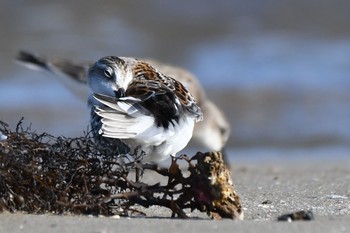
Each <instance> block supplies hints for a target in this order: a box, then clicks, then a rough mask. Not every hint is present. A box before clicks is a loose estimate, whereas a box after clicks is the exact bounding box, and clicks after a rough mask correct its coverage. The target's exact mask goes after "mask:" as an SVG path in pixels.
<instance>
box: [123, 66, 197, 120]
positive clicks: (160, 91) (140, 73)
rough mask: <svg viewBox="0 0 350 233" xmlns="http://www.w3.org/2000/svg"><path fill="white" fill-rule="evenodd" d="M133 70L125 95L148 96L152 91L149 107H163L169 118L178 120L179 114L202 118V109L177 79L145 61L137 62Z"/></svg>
mask: <svg viewBox="0 0 350 233" xmlns="http://www.w3.org/2000/svg"><path fill="white" fill-rule="evenodd" d="M133 71H134V72H133V73H134V81H133V82H132V83H131V84H130V86H129V88H128V89H129V91H128V93H127V95H131V96H135V97H138V98H140V96H147V97H150V95H149V93H147V92H152V93H153V94H152V97H151V98H150V99H152V101H150V102H154V103H149V104H151V105H152V106H150V107H155V108H158V109H159V108H164V109H165V110H166V112H165V113H164V114H165V115H167V116H168V117H170V119H177V120H178V117H179V115H180V114H185V115H187V116H190V117H193V118H195V119H196V120H197V121H199V120H201V119H202V111H201V110H200V108H199V107H198V105H197V104H196V101H195V100H194V98H193V97H192V95H191V94H190V93H189V92H188V91H187V89H186V88H185V87H184V86H183V85H182V84H181V83H180V82H179V81H177V80H175V79H173V78H171V77H167V76H165V75H163V74H162V73H160V72H158V71H157V70H156V69H155V68H154V67H152V66H151V65H149V64H148V63H146V62H141V61H140V62H139V63H137V65H136V66H135V67H134V70H133ZM153 105H154V106H153ZM157 111H159V110H157Z"/></svg>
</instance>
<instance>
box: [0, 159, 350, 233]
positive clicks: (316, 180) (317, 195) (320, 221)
mask: <svg viewBox="0 0 350 233" xmlns="http://www.w3.org/2000/svg"><path fill="white" fill-rule="evenodd" d="M232 166H233V176H234V183H235V185H236V189H237V191H238V193H239V194H240V196H241V198H242V204H243V206H244V211H245V220H244V221H232V220H222V221H215V220H210V219H208V218H207V217H206V216H205V215H202V214H198V213H193V214H192V215H191V216H192V217H193V219H190V220H180V219H170V218H168V217H169V216H170V215H169V212H168V211H165V210H164V209H162V208H151V209H148V210H147V213H148V215H149V217H148V218H142V217H138V218H119V219H118V218H105V217H101V218H97V217H88V216H52V215H44V216H43V215H41V216H36V215H26V214H9V213H2V214H0V232H38V233H40V232H91V233H95V232H101V233H102V232H106V233H107V232H167V233H170V232H180V231H181V232H186V233H187V232H213V231H215V232H317V233H319V232H350V158H337V159H333V158H331V157H329V158H321V159H318V158H314V159H300V158H299V159H289V160H288V161H285V160H282V159H267V160H264V159H255V160H239V161H235V162H234V163H233V165H232ZM265 201H267V202H268V203H270V204H262V203H263V202H265ZM297 210H312V211H313V213H314V215H315V220H313V221H308V222H306V221H296V222H292V223H287V222H277V221H276V218H277V217H278V216H279V215H281V214H285V213H289V212H294V211H297ZM196 216H197V217H196Z"/></svg>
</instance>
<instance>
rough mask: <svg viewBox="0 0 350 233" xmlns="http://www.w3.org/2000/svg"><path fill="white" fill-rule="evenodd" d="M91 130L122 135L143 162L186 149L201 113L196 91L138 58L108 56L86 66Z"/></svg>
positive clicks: (172, 154) (117, 137)
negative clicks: (142, 154)
mask: <svg viewBox="0 0 350 233" xmlns="http://www.w3.org/2000/svg"><path fill="white" fill-rule="evenodd" d="M88 86H89V88H90V94H89V97H88V104H89V108H90V112H91V126H92V131H93V132H94V133H95V135H96V137H98V136H99V135H101V136H102V137H106V138H114V139H120V140H121V141H122V142H123V143H125V144H126V145H128V147H129V148H130V150H131V152H134V151H135V150H136V149H141V150H142V152H144V153H145V156H144V158H143V161H144V162H158V161H161V160H163V159H165V158H167V157H168V156H169V155H171V156H174V157H175V155H176V153H177V152H179V151H180V150H182V149H183V148H184V147H185V146H186V145H187V143H188V142H189V141H190V139H191V137H192V132H193V128H194V124H195V123H196V122H198V121H201V120H202V118H203V114H202V111H201V110H200V108H199V107H198V105H197V104H196V102H195V100H194V98H193V97H192V95H191V94H190V93H189V92H188V91H187V89H186V88H185V87H184V86H183V85H182V84H181V83H180V82H179V81H177V80H175V79H173V78H171V77H169V76H166V75H164V74H162V73H160V72H159V71H158V70H157V69H155V68H154V67H153V66H151V65H150V64H148V63H147V62H144V61H142V60H138V59H135V58H127V57H115V56H107V57H104V58H101V59H100V60H98V61H97V62H96V63H95V64H94V65H93V66H91V67H90V69H89V71H88Z"/></svg>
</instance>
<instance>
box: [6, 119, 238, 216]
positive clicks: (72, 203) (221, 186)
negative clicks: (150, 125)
mask: <svg viewBox="0 0 350 233" xmlns="http://www.w3.org/2000/svg"><path fill="white" fill-rule="evenodd" d="M0 126H1V128H0V130H2V131H3V132H5V133H6V134H7V136H8V138H7V140H5V141H0V212H1V211H8V212H18V211H21V212H24V213H32V214H44V213H53V214H87V215H94V216H99V215H103V216H109V217H112V216H131V215H133V216H135V215H139V214H144V213H143V212H141V210H139V209H140V208H138V206H143V207H146V208H147V207H150V206H160V207H165V208H168V209H170V210H171V211H172V217H180V218H188V214H187V213H186V212H185V210H186V209H188V210H190V211H194V210H199V211H201V212H205V213H207V214H208V216H210V217H212V218H214V219H221V218H231V219H242V218H243V213H242V207H241V202H240V198H239V196H238V195H237V193H236V192H235V189H234V186H233V182H232V178H231V173H230V170H229V169H228V168H227V167H226V165H225V164H224V162H223V159H222V154H221V153H220V152H208V153H201V152H198V153H197V154H196V155H194V156H193V157H191V158H190V157H188V156H185V155H183V156H180V157H178V158H173V159H172V161H171V165H170V167H169V168H162V167H159V166H158V165H157V164H142V163H141V162H140V161H142V157H140V156H133V155H118V156H116V155H113V154H112V155H111V152H110V151H106V150H104V148H100V147H99V146H98V145H97V144H96V143H94V141H93V139H92V136H91V135H90V134H89V133H85V135H84V136H83V137H80V138H65V137H54V136H51V135H49V134H47V133H43V134H37V133H34V132H31V130H30V129H23V127H22V120H21V121H20V122H19V124H18V125H17V127H16V131H15V132H12V131H10V130H9V129H8V127H7V125H6V124H0ZM137 154H140V153H137ZM141 155H142V153H141ZM180 162H181V164H182V163H185V168H183V169H180V165H179V163H180ZM186 167H187V169H186ZM136 168H138V169H141V170H142V173H143V176H146V175H147V174H149V173H152V172H153V173H154V172H155V173H157V174H158V175H160V176H163V177H165V179H163V180H165V181H167V182H166V183H165V184H161V183H155V184H147V183H144V182H142V179H141V180H140V181H135V180H133V179H134V178H135V174H134V171H135V169H136Z"/></svg>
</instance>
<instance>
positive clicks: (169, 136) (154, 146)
mask: <svg viewBox="0 0 350 233" xmlns="http://www.w3.org/2000/svg"><path fill="white" fill-rule="evenodd" d="M193 127H194V119H193V118H188V117H181V118H180V120H179V123H175V125H174V126H173V125H172V124H170V126H169V128H168V129H164V128H163V127H157V126H156V125H154V126H153V127H151V128H149V129H148V130H146V131H144V132H143V133H141V134H139V135H137V136H136V137H135V138H133V139H124V140H123V141H124V142H125V143H126V144H128V145H129V146H130V147H131V149H132V151H133V150H134V149H135V148H136V147H137V146H139V145H141V146H142V150H143V151H144V152H145V153H146V155H145V157H144V158H143V161H144V162H155V161H161V160H164V159H167V158H169V155H172V156H175V155H176V153H177V152H179V151H180V150H182V149H183V148H185V146H186V145H187V144H188V142H189V141H190V139H191V138H192V133H193Z"/></svg>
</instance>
